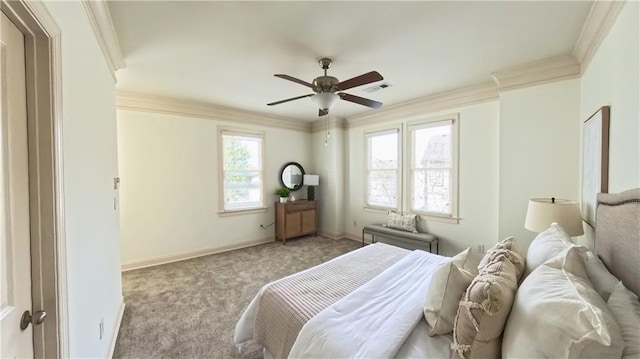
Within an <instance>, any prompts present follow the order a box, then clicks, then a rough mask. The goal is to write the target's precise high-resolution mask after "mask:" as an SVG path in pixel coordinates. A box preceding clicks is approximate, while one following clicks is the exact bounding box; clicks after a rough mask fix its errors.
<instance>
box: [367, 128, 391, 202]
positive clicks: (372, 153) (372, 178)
mask: <svg viewBox="0 0 640 359" xmlns="http://www.w3.org/2000/svg"><path fill="white" fill-rule="evenodd" d="M399 134H400V131H399V129H392V130H386V131H379V132H371V133H367V134H366V135H365V136H366V143H367V144H366V146H367V173H366V179H367V184H366V191H367V197H366V205H367V206H369V207H377V208H388V209H397V208H399V207H400V206H399V203H398V199H399V198H400V196H399V195H398V194H399V193H400V151H399V148H400V138H399V137H400V136H399Z"/></svg>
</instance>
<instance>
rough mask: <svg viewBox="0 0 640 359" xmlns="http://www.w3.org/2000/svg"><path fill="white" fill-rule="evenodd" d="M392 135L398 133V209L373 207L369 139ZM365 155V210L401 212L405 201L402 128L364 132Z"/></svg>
mask: <svg viewBox="0 0 640 359" xmlns="http://www.w3.org/2000/svg"><path fill="white" fill-rule="evenodd" d="M390 133H396V134H397V136H398V148H397V163H398V167H397V169H396V186H397V189H396V207H384V206H378V205H373V204H370V203H369V173H370V172H371V171H372V170H371V168H370V165H371V149H370V147H369V138H371V137H373V136H381V135H387V134H390ZM364 153H365V156H366V163H365V176H364V186H363V188H364V208H365V209H369V210H375V211H389V210H396V211H397V210H400V208H402V201H403V195H402V193H403V186H402V185H403V183H402V172H403V171H402V167H403V161H402V126H401V125H399V126H393V127H385V128H380V129H374V130H368V131H365V132H364Z"/></svg>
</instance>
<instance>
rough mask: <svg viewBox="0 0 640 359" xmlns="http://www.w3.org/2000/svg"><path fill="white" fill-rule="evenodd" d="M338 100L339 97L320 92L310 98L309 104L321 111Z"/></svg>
mask: <svg viewBox="0 0 640 359" xmlns="http://www.w3.org/2000/svg"><path fill="white" fill-rule="evenodd" d="M339 98H340V96H338V95H336V94H334V93H331V92H320V93H317V94H315V95H313V96H311V102H313V103H314V104H315V105H316V106H317V107H318V108H319V109H321V110H328V109H330V108H331V107H333V105H335V104H336V102H338V99H339Z"/></svg>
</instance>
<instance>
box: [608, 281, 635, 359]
mask: <svg viewBox="0 0 640 359" xmlns="http://www.w3.org/2000/svg"><path fill="white" fill-rule="evenodd" d="M607 306H608V307H609V310H610V311H611V314H613V317H614V318H615V319H616V322H617V323H618V325H619V326H620V331H621V332H622V338H624V344H625V348H624V351H623V352H622V357H623V358H640V302H638V297H636V295H635V294H633V293H632V292H631V291H630V290H629V289H627V288H626V287H625V286H624V284H622V282H618V284H616V285H615V286H614V288H613V291H612V292H611V296H610V297H609V301H608V302H607Z"/></svg>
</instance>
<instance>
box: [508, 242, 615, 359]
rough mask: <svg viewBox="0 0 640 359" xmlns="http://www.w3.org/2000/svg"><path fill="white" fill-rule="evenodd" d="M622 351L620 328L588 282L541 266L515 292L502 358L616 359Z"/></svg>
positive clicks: (567, 273) (566, 272) (546, 266)
mask: <svg viewBox="0 0 640 359" xmlns="http://www.w3.org/2000/svg"><path fill="white" fill-rule="evenodd" d="M569 253H570V252H567V254H569ZM576 258H580V256H577V257H575V256H574V257H573V259H572V258H567V261H573V260H576ZM577 265H579V264H577ZM622 348H623V342H622V335H621V333H620V328H619V327H618V325H617V324H616V323H615V320H614V318H613V316H612V315H611V313H610V312H609V310H608V309H607V307H606V305H605V303H604V301H603V300H602V298H601V297H600V295H598V293H597V292H596V291H595V290H594V289H593V288H592V287H591V283H590V282H589V280H587V279H584V278H581V277H579V276H577V275H574V274H572V273H570V272H568V271H566V270H563V269H558V268H554V267H552V266H549V265H546V264H545V265H541V266H540V267H538V268H536V269H535V270H534V271H533V272H532V273H531V274H530V275H529V276H528V277H527V278H525V280H524V281H523V282H522V284H521V285H520V288H519V289H518V293H517V295H516V299H515V302H514V303H513V308H511V314H510V315H509V321H508V322H507V326H506V328H505V331H504V337H503V341H502V357H504V358H569V359H573V358H619V357H620V354H622Z"/></svg>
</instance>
